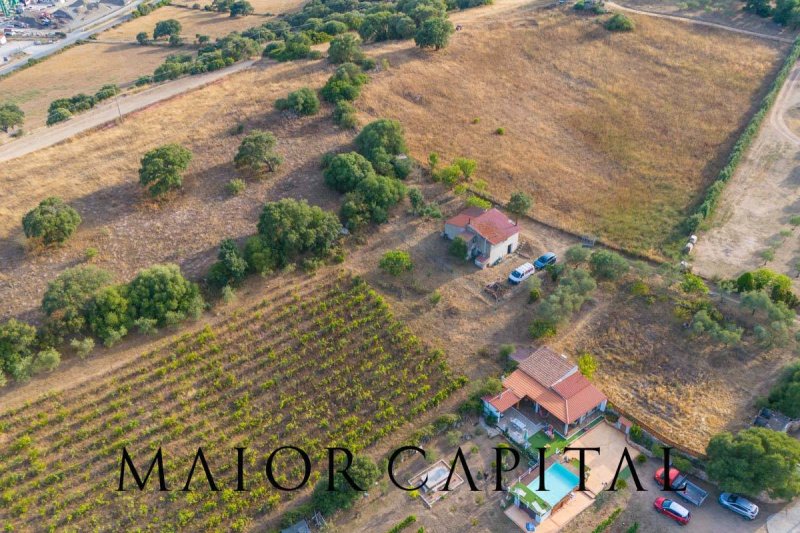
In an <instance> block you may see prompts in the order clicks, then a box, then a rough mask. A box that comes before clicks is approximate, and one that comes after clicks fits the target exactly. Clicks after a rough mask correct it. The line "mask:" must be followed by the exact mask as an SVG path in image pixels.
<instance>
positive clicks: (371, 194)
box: [341, 175, 406, 229]
mask: <svg viewBox="0 0 800 533" xmlns="http://www.w3.org/2000/svg"><path fill="white" fill-rule="evenodd" d="M405 194H406V188H405V186H404V185H403V184H402V183H401V182H400V181H398V180H396V179H394V178H389V177H387V176H377V175H375V176H368V177H366V178H364V179H363V180H361V181H360V182H359V184H358V185H357V186H356V188H355V190H354V191H352V192H349V193H347V196H346V197H345V201H344V203H343V204H342V209H341V213H342V220H344V221H345V222H346V223H347V225H348V227H350V228H351V229H358V228H359V227H361V226H363V225H365V224H366V223H367V222H368V221H371V222H375V223H377V224H382V223H384V222H386V221H387V220H388V219H389V209H390V208H391V207H392V206H394V205H396V204H397V203H398V202H400V201H401V200H402V199H403V198H404V197H405Z"/></svg>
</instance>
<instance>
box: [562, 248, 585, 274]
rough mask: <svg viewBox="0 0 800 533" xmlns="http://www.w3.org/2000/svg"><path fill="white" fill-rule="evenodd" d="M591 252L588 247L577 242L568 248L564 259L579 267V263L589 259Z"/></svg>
mask: <svg viewBox="0 0 800 533" xmlns="http://www.w3.org/2000/svg"><path fill="white" fill-rule="evenodd" d="M590 253H591V252H589V249H588V248H584V247H583V246H581V245H580V244H576V245H574V246H570V247H569V248H567V251H566V252H564V259H565V260H566V261H567V263H571V264H573V265H575V268H577V267H578V265H580V264H581V263H585V262H586V261H587V260H588V259H589V255H590Z"/></svg>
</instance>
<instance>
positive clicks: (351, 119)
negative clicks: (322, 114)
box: [333, 100, 358, 130]
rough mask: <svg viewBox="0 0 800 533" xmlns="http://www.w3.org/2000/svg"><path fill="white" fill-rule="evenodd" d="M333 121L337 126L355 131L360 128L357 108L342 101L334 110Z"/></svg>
mask: <svg viewBox="0 0 800 533" xmlns="http://www.w3.org/2000/svg"><path fill="white" fill-rule="evenodd" d="M333 121H334V122H335V123H336V125H337V126H340V127H342V128H346V129H351V130H354V129H356V127H357V126H358V118H356V108H355V107H354V106H353V104H351V103H350V102H348V101H346V100H341V101H339V102H336V106H335V107H334V108H333Z"/></svg>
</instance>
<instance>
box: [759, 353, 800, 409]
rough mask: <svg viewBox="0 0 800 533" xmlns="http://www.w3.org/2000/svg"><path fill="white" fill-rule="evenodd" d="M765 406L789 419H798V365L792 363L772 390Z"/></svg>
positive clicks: (799, 405)
mask: <svg viewBox="0 0 800 533" xmlns="http://www.w3.org/2000/svg"><path fill="white" fill-rule="evenodd" d="M767 405H768V406H769V407H770V408H772V409H776V410H778V411H780V412H781V413H783V414H785V415H786V416H788V417H791V418H800V363H794V364H793V365H791V366H790V367H789V368H788V369H786V372H785V373H784V375H783V376H782V377H781V379H780V380H779V381H778V383H777V384H776V385H775V386H774V387H773V388H772V390H771V391H770V393H769V396H767Z"/></svg>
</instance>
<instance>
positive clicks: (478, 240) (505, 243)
mask: <svg viewBox="0 0 800 533" xmlns="http://www.w3.org/2000/svg"><path fill="white" fill-rule="evenodd" d="M444 234H445V236H446V237H447V238H448V239H450V240H454V239H456V238H458V237H460V238H462V239H464V240H465V241H466V243H467V259H474V260H475V264H476V265H478V266H479V267H481V268H486V267H487V266H492V265H495V264H497V263H498V262H499V261H500V260H501V259H502V258H503V257H504V256H506V255H508V254H510V253H512V252H513V251H514V250H516V249H517V246H519V227H518V226H517V225H516V224H515V223H514V221H513V220H510V219H509V218H508V217H507V216H506V215H505V214H504V213H503V212H502V211H500V210H499V209H496V208H492V209H488V210H486V209H481V208H480V207H469V208H467V209H465V210H464V211H462V212H461V213H459V214H458V215H456V216H454V217H453V218H451V219H449V220H447V222H445V223H444Z"/></svg>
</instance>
